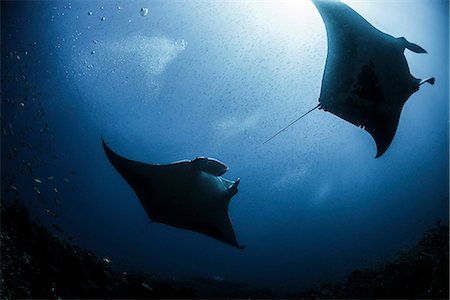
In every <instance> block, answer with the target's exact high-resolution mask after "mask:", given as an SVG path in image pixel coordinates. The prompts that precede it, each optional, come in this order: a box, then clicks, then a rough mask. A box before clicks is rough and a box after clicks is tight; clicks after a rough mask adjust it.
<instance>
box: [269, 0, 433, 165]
mask: <svg viewBox="0 0 450 300" xmlns="http://www.w3.org/2000/svg"><path fill="white" fill-rule="evenodd" d="M312 2H313V3H314V5H315V6H316V8H317V9H318V11H319V13H320V15H321V17H322V19H323V21H324V23H325V29H326V33H327V40H328V52H327V58H326V62H325V70H324V74H323V78H322V87H321V92H320V98H319V104H318V105H317V106H316V107H314V108H313V109H311V110H310V111H308V112H307V113H305V114H304V115H302V116H300V117H299V118H297V119H296V120H294V121H293V122H291V123H290V124H289V125H288V126H286V127H285V128H283V129H282V130H280V131H278V132H277V133H276V134H275V135H273V136H272V137H271V138H270V139H268V140H267V141H266V142H265V143H267V142H268V141H270V140H271V139H272V138H274V137H275V136H277V135H278V134H280V133H281V132H282V131H284V130H286V129H287V128H288V127H290V126H291V125H293V124H294V123H295V122H297V121H298V120H300V119H301V118H302V117H304V116H305V115H307V114H309V113H310V112H311V111H313V110H315V109H316V108H319V109H323V110H324V111H329V112H331V113H332V114H334V115H336V116H338V117H340V118H342V119H344V120H346V121H348V122H350V123H352V124H354V125H356V126H358V127H361V128H363V129H365V130H366V131H367V132H368V133H369V134H370V135H371V136H372V137H373V139H374V140H375V143H376V145H377V154H376V157H380V156H381V155H383V153H384V152H385V151H386V150H387V149H388V147H389V145H390V144H391V142H392V140H393V138H394V135H395V132H396V130H397V126H398V123H399V119H400V113H401V111H402V108H403V105H404V104H405V102H406V101H407V100H408V99H409V97H410V96H411V95H412V94H413V93H415V92H416V91H418V90H419V86H420V85H421V84H423V83H425V82H427V83H430V84H434V78H430V79H427V80H424V81H421V80H420V79H417V78H415V77H414V76H412V75H411V73H410V72H409V67H408V63H407V61H406V58H405V55H404V50H405V49H409V50H411V51H413V52H416V53H426V51H425V50H424V49H423V48H422V47H420V46H418V45H416V44H413V43H410V42H408V41H407V40H406V39H405V38H404V37H401V38H394V37H392V36H390V35H388V34H386V33H383V32H381V31H380V30H378V29H376V28H375V27H374V26H372V25H371V24H370V23H369V22H367V21H366V20H365V19H364V18H363V17H361V16H360V15H359V14H358V13H357V12H355V11H354V10H353V9H351V8H350V7H348V6H347V5H345V4H344V3H342V2H340V1H337V0H312Z"/></svg>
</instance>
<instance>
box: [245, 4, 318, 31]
mask: <svg viewBox="0 0 450 300" xmlns="http://www.w3.org/2000/svg"><path fill="white" fill-rule="evenodd" d="M252 3H253V4H254V5H255V6H256V9H257V11H258V12H259V13H260V14H261V16H262V17H263V18H264V19H265V21H266V22H267V23H270V26H273V27H274V29H275V28H277V29H283V30H299V27H300V26H307V27H310V26H308V24H311V21H313V20H314V19H316V18H317V17H318V13H317V11H316V9H315V7H314V5H313V3H312V2H311V1H310V0H280V1H254V2H252Z"/></svg>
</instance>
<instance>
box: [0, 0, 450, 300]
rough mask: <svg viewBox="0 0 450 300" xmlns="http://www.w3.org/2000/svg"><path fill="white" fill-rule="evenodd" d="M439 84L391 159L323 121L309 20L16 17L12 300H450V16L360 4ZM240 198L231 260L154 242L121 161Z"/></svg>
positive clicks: (256, 14)
mask: <svg viewBox="0 0 450 300" xmlns="http://www.w3.org/2000/svg"><path fill="white" fill-rule="evenodd" d="M344 2H345V3H346V4H348V5H349V6H350V7H351V8H353V9H354V10H355V11H357V12H358V13H359V14H361V15H362V16H363V17H364V18H366V19H367V21H369V22H370V23H371V24H373V25H374V26H375V27H377V28H378V29H380V30H382V31H383V32H386V33H389V34H391V35H393V36H394V37H403V36H404V37H406V38H407V39H408V40H409V41H411V42H414V43H417V44H418V45H420V46H421V47H423V48H424V49H426V50H427V52H428V54H417V53H413V52H411V51H409V50H406V51H405V56H406V58H407V60H408V63H409V68H410V72H411V74H412V75H414V76H415V77H417V78H428V77H431V76H433V77H435V78H436V83H435V84H434V85H433V86H431V85H423V86H422V87H421V88H420V90H419V91H417V92H416V93H414V94H413V95H412V96H411V97H410V98H409V100H408V101H407V102H406V104H405V106H404V107H403V110H402V113H401V116H400V122H399V125H398V128H397V132H396V134H395V137H394V139H393V142H392V144H391V145H390V147H389V148H388V150H387V151H386V152H385V153H384V154H383V155H382V156H381V157H379V158H374V156H375V154H376V146H375V143H374V141H373V139H372V137H371V136H370V135H369V134H367V132H365V131H363V130H362V129H360V128H358V127H356V126H354V125H352V124H350V123H348V122H346V121H344V120H342V119H340V118H338V117H336V116H335V115H333V114H331V113H328V112H325V111H323V110H316V111H313V112H312V113H311V114H309V115H308V116H307V117H305V118H303V119H302V120H301V121H299V122H298V123H296V124H295V125H294V126H292V127H290V128H289V129H288V130H286V131H284V132H283V133H282V134H280V135H279V136H277V137H276V138H274V139H273V140H271V141H270V142H268V143H266V144H263V143H264V141H266V140H267V139H268V138H270V137H271V136H272V135H273V134H275V133H276V132H277V131H278V130H280V129H281V128H283V127H284V126H285V125H287V124H288V123H289V122H290V121H291V120H293V119H296V118H297V117H298V116H300V115H301V114H302V113H304V112H306V111H308V110H310V109H311V108H313V107H314V106H316V105H317V99H318V97H319V94H320V91H321V80H322V75H323V72H324V65H325V59H326V56H327V37H326V32H325V26H324V23H323V21H322V19H321V16H320V15H319V13H318V11H317V9H316V8H315V6H314V5H313V4H312V2H311V1H307V0H300V1H279V2H275V1H239V2H237V1H209V0H207V1H203V0H202V1H162V0H161V1H116V0H110V1H2V2H1V133H0V135H1V225H2V227H1V270H2V275H1V280H0V284H1V298H2V299H3V298H8V299H10V298H42V297H43V298H58V297H62V298H78V297H82V298H86V297H87V298H117V297H120V298H167V297H169V298H244V297H245V298H274V297H291V298H448V244H449V242H448V219H449V218H448V216H449V76H448V75H449V74H448V73H449V67H448V66H449V59H448V57H449V29H448V28H449V23H448V22H449V3H448V1H445V0H433V1H425V0H424V1H382V2H380V1H373V2H369V1H344ZM102 136H103V138H104V139H105V140H106V141H107V143H108V145H109V146H110V147H111V149H114V151H116V152H117V153H119V154H121V155H123V156H125V157H127V158H130V159H134V160H138V161H143V162H147V163H155V164H165V163H171V162H175V161H179V160H186V159H188V160H190V159H194V158H196V157H199V156H206V157H213V158H216V159H218V160H220V161H222V162H224V163H225V164H226V165H227V166H228V167H229V170H228V171H227V172H226V174H224V177H225V178H227V179H230V180H235V179H236V178H240V180H241V181H240V183H239V192H238V193H237V194H236V195H235V196H234V197H233V198H232V200H231V202H230V206H229V214H230V218H231V220H232V223H233V227H234V231H235V233H236V237H237V241H238V242H239V243H240V244H243V245H245V246H246V247H245V249H239V248H237V247H232V246H230V245H227V244H225V243H222V242H220V241H218V240H215V239H212V238H210V237H208V236H205V235H201V234H198V233H196V232H192V231H188V230H183V229H179V228H174V227H170V226H167V225H164V224H160V223H150V222H149V218H148V216H147V214H146V213H145V211H144V209H143V208H142V206H141V204H140V202H139V200H138V198H137V197H136V194H135V192H134V191H133V190H132V188H130V186H129V185H128V184H127V182H126V181H125V180H124V179H123V178H122V177H121V176H120V175H119V174H118V172H117V171H116V170H115V169H114V168H113V166H112V165H111V163H110V162H109V161H108V159H107V157H106V155H105V152H104V150H103V147H102V143H101V137H102Z"/></svg>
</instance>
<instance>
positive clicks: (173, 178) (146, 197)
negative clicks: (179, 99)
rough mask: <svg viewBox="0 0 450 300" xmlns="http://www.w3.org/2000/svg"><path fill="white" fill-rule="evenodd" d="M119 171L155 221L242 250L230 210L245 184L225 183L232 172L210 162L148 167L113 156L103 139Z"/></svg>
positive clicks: (196, 161) (108, 153)
mask: <svg viewBox="0 0 450 300" xmlns="http://www.w3.org/2000/svg"><path fill="white" fill-rule="evenodd" d="M102 142H103V149H104V150H105V153H106V155H107V157H108V159H109V161H110V162H111V164H112V165H113V166H114V168H115V169H116V170H117V171H118V172H119V173H120V175H122V177H123V178H124V179H125V180H126V181H127V182H128V184H129V185H130V186H131V187H132V188H133V190H134V191H135V192H136V195H137V197H138V198H139V201H140V202H141V204H142V206H143V207H144V209H145V212H146V213H147V215H148V216H149V217H150V219H151V221H153V222H158V223H164V224H167V225H171V226H174V227H178V228H183V229H188V230H192V231H196V232H199V233H202V234H205V235H208V236H210V237H212V238H215V239H217V240H219V241H222V242H224V243H227V244H229V245H232V246H235V247H238V248H241V249H243V248H244V246H241V245H239V244H238V242H237V240H236V236H235V234H234V230H233V226H232V224H231V221H230V217H229V215H228V204H229V202H230V200H231V198H232V197H233V196H234V195H236V193H237V192H238V190H237V187H238V184H239V182H240V180H239V179H237V180H236V181H230V180H227V179H225V178H223V177H221V176H222V175H223V174H224V173H225V172H226V171H227V170H228V167H227V166H226V165H225V164H223V163H221V162H220V161H218V160H216V159H212V158H207V157H197V158H196V159H194V160H183V161H179V162H175V163H171V164H167V165H157V164H145V163H142V162H138V161H133V160H129V159H127V158H124V157H122V156H120V155H118V154H116V153H115V152H113V151H112V150H111V149H110V148H109V147H108V146H107V145H106V143H105V141H104V140H103V139H102Z"/></svg>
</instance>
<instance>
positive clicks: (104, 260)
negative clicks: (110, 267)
mask: <svg viewBox="0 0 450 300" xmlns="http://www.w3.org/2000/svg"><path fill="white" fill-rule="evenodd" d="M103 262H105V263H107V264H109V263H111V261H110V260H109V259H107V258H105V257H104V258H103Z"/></svg>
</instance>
